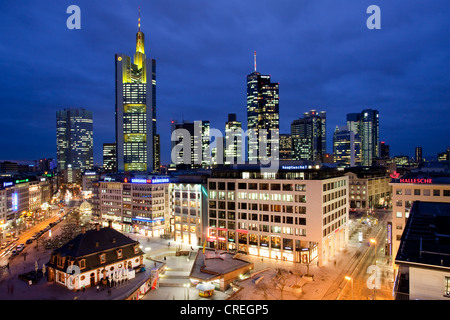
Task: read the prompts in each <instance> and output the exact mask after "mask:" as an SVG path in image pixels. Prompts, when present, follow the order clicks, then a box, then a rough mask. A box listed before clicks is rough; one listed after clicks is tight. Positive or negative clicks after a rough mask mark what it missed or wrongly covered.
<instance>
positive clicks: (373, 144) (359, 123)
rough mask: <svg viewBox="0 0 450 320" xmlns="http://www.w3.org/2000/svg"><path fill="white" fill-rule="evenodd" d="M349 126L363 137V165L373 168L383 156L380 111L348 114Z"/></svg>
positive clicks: (370, 110) (366, 110) (367, 110)
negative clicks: (376, 161) (374, 163)
mask: <svg viewBox="0 0 450 320" xmlns="http://www.w3.org/2000/svg"><path fill="white" fill-rule="evenodd" d="M347 126H348V129H349V130H350V131H353V132H355V133H356V134H359V136H360V137H361V164H362V165H363V166H371V165H372V160H374V159H375V158H379V157H380V156H381V149H380V124H379V113H378V110H372V109H365V110H363V111H361V113H348V114H347Z"/></svg>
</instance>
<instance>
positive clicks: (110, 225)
mask: <svg viewBox="0 0 450 320" xmlns="http://www.w3.org/2000/svg"><path fill="white" fill-rule="evenodd" d="M108 227H109V228H112V221H111V220H109V221H108Z"/></svg>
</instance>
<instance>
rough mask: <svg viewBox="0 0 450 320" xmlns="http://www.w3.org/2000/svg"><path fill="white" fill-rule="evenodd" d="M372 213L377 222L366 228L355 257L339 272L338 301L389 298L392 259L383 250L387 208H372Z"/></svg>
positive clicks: (388, 215)
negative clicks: (340, 274) (349, 264)
mask: <svg viewBox="0 0 450 320" xmlns="http://www.w3.org/2000/svg"><path fill="white" fill-rule="evenodd" d="M374 215H375V216H377V217H378V225H377V226H373V227H371V228H370V229H367V230H366V232H365V236H364V238H363V240H362V242H361V247H360V250H359V251H358V252H357V253H356V254H355V256H354V258H355V260H354V261H353V262H352V264H351V266H350V267H349V268H347V269H346V273H345V274H342V277H341V279H342V280H341V281H340V288H342V291H341V292H340V294H339V295H338V297H337V299H338V300H350V299H352V300H392V299H393V297H392V289H393V284H394V279H393V270H392V267H391V264H390V263H389V261H391V259H392V258H391V257H390V256H388V255H386V252H385V245H386V239H387V222H388V221H390V217H391V211H390V210H376V211H375V212H374ZM358 236H359V234H358V233H356V234H355V235H354V236H353V238H352V239H350V241H359V239H358ZM371 239H372V241H371ZM375 250H376V252H375ZM375 256H376V258H375ZM346 277H347V278H346ZM352 287H353V288H352Z"/></svg>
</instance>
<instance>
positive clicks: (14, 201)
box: [12, 193, 19, 211]
mask: <svg viewBox="0 0 450 320" xmlns="http://www.w3.org/2000/svg"><path fill="white" fill-rule="evenodd" d="M12 209H13V211H17V210H18V209H19V196H18V195H17V193H13V194H12Z"/></svg>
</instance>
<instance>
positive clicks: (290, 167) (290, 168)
mask: <svg viewBox="0 0 450 320" xmlns="http://www.w3.org/2000/svg"><path fill="white" fill-rule="evenodd" d="M281 169H282V170H304V169H308V166H281Z"/></svg>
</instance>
